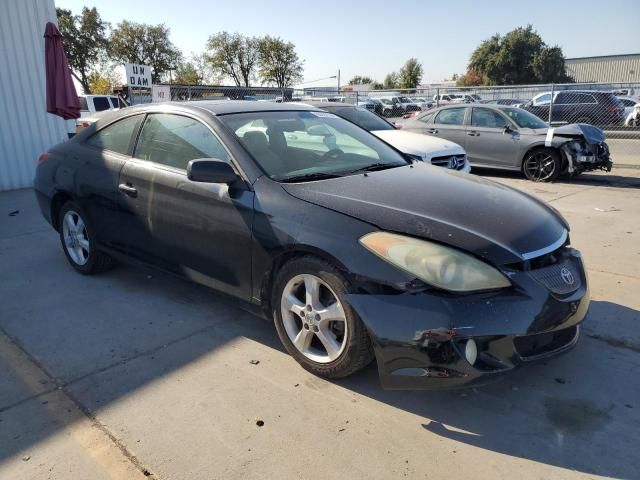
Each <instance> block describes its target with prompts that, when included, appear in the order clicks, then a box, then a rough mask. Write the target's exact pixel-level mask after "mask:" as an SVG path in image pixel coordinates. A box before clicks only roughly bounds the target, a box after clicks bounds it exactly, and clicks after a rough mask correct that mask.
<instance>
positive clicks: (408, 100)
mask: <svg viewBox="0 0 640 480" xmlns="http://www.w3.org/2000/svg"><path fill="white" fill-rule="evenodd" d="M400 101H401V102H402V103H411V102H412V100H411V99H410V98H409V97H400Z"/></svg>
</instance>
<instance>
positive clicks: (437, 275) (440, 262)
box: [360, 232, 511, 292]
mask: <svg viewBox="0 0 640 480" xmlns="http://www.w3.org/2000/svg"><path fill="white" fill-rule="evenodd" d="M360 243H361V244H362V245H363V246H364V247H366V248H367V249H368V250H370V251H371V252H373V253H374V254H376V255H377V256H379V257H380V258H382V259H383V260H386V261H387V262H389V263H391V264H393V265H395V266H396V267H398V268H401V269H402V270H404V271H406V272H408V273H410V274H411V275H415V276H416V277H417V278H419V279H420V280H422V281H424V282H426V283H428V284H429V285H433V286H435V287H439V288H442V289H444V290H449V291H452V292H470V291H474V290H489V289H493V288H504V287H509V286H511V283H510V282H509V280H507V278H506V277H505V276H504V275H502V273H500V272H499V271H498V270H496V269H495V268H493V267H492V266H490V265H488V264H486V263H484V262H482V261H480V260H478V259H476V258H475V257H472V256H471V255H467V254H465V253H462V252H460V251H458V250H456V249H453V248H449V247H445V246H443V245H439V244H437V243H431V242H427V241H424V240H418V239H417V238H411V237H405V236H403V235H397V234H394V233H388V232H374V233H369V234H367V235H365V236H364V237H362V238H360Z"/></svg>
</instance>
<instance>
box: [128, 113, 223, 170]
mask: <svg viewBox="0 0 640 480" xmlns="http://www.w3.org/2000/svg"><path fill="white" fill-rule="evenodd" d="M134 156H135V157H136V158H141V159H143V160H149V161H151V162H155V163H159V164H162V165H168V166H170V167H174V168H178V169H180V170H186V169H187V165H188V163H189V161H190V160H195V159H197V158H215V159H218V160H223V161H225V162H228V161H229V155H228V154H227V152H226V150H225V149H224V147H223V146H222V144H221V143H220V141H219V140H218V139H217V138H216V137H215V135H213V133H211V131H210V130H209V129H208V128H207V127H206V126H205V125H204V124H203V123H201V122H200V121H198V120H194V119H193V118H189V117H183V116H181V115H172V114H165V113H154V114H151V115H149V116H147V119H146V120H145V122H144V126H143V127H142V131H141V132H140V137H139V138H138V144H137V146H136V151H135V155H134Z"/></svg>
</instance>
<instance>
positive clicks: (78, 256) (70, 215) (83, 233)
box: [58, 201, 114, 275]
mask: <svg viewBox="0 0 640 480" xmlns="http://www.w3.org/2000/svg"><path fill="white" fill-rule="evenodd" d="M58 232H59V234H60V243H61V244H62V250H63V251H64V254H65V256H66V257H67V260H68V261H69V263H70V264H71V266H72V267H73V268H74V269H75V270H76V271H77V272H79V273H82V274H83V275H91V274H94V273H100V272H104V271H107V270H109V269H110V268H111V267H113V264H114V261H113V258H111V257H110V256H109V255H107V254H106V253H104V252H102V251H100V250H98V248H97V241H96V236H95V233H94V231H93V229H92V228H91V225H89V223H88V222H87V217H86V214H85V213H84V212H83V210H82V209H81V208H80V206H79V205H78V204H76V203H75V202H72V201H69V202H66V203H65V204H64V205H63V206H62V208H61V209H60V212H59V215H58Z"/></svg>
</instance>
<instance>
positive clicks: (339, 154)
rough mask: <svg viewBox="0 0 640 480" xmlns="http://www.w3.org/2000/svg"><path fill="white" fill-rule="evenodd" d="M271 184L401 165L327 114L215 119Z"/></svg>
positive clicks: (398, 158)
mask: <svg viewBox="0 0 640 480" xmlns="http://www.w3.org/2000/svg"><path fill="white" fill-rule="evenodd" d="M218 118H219V119H220V120H222V121H223V122H224V123H225V124H226V125H227V126H228V127H229V128H231V130H232V131H233V132H234V133H235V135H236V136H237V138H238V139H239V140H240V143H241V144H242V145H243V146H244V147H245V149H246V150H247V151H248V152H249V153H250V154H251V156H252V157H253V158H254V160H255V161H256V162H257V163H258V165H259V166H260V167H261V168H262V170H264V172H265V173H266V174H267V175H268V176H269V177H270V178H272V179H273V180H276V181H282V182H287V181H290V182H291V181H305V180H316V179H320V178H329V177H335V176H343V175H349V174H352V173H355V171H356V170H365V169H376V170H378V169H384V168H392V167H398V166H403V165H407V164H408V162H407V160H405V159H404V157H403V156H402V155H401V154H399V153H398V152H396V151H395V150H394V149H393V148H391V147H390V146H388V145H387V144H386V143H384V142H382V141H381V140H379V139H378V138H377V137H375V136H373V135H371V134H370V133H368V132H366V131H365V130H363V129H362V128H360V127H358V126H356V125H354V124H352V123H349V122H347V121H346V120H343V119H342V118H340V117H338V116H337V115H333V114H332V113H327V112H312V111H291V112H269V111H267V112H251V113H237V114H231V115H221V116H219V117H218Z"/></svg>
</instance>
